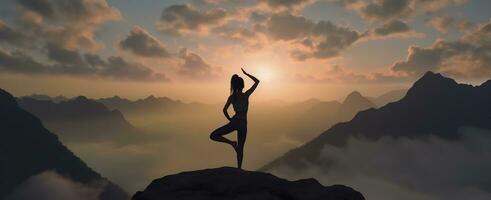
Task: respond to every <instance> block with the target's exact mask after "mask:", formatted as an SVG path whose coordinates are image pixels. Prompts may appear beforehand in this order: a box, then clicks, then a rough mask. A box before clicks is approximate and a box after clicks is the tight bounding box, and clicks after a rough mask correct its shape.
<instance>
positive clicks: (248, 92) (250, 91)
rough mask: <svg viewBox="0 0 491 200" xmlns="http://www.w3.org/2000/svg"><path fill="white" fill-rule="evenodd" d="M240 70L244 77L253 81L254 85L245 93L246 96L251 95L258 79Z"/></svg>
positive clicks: (257, 83)
mask: <svg viewBox="0 0 491 200" xmlns="http://www.w3.org/2000/svg"><path fill="white" fill-rule="evenodd" d="M240 69H241V70H242V72H243V73H244V74H245V75H246V76H248V77H249V78H251V79H252V80H253V81H254V84H253V85H252V86H251V88H249V89H248V90H247V91H246V92H245V93H246V94H247V95H251V94H252V93H253V92H254V90H256V88H257V85H259V79H257V78H256V77H254V76H253V75H251V74H249V73H247V72H246V71H245V70H244V69H242V68H240Z"/></svg>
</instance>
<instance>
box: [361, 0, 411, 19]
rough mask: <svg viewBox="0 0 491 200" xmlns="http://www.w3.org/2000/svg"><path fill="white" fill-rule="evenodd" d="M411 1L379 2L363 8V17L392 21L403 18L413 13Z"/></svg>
mask: <svg viewBox="0 0 491 200" xmlns="http://www.w3.org/2000/svg"><path fill="white" fill-rule="evenodd" d="M410 3H411V0H378V1H375V2H372V3H369V4H367V5H366V6H364V7H363V8H361V10H360V12H361V14H362V16H363V17H365V18H368V19H382V20H385V19H390V18H394V17H403V16H405V15H407V14H409V13H411V12H412V8H411V7H410Z"/></svg>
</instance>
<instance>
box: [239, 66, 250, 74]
mask: <svg viewBox="0 0 491 200" xmlns="http://www.w3.org/2000/svg"><path fill="white" fill-rule="evenodd" d="M240 69H241V70H242V73H244V74H245V75H249V74H248V73H247V72H246V71H245V70H244V68H240Z"/></svg>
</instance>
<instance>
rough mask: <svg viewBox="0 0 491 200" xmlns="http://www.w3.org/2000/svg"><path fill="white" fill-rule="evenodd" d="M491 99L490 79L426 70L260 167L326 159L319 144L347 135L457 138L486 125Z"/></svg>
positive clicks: (336, 141) (297, 165)
mask: <svg viewBox="0 0 491 200" xmlns="http://www.w3.org/2000/svg"><path fill="white" fill-rule="evenodd" d="M490 102H491V81H487V82H486V83H484V84H482V85H481V86H476V87H474V86H471V85H465V84H458V83H456V82H455V81H454V80H452V79H450V78H446V77H443V76H442V75H440V74H435V73H432V72H427V73H426V74H425V75H424V76H423V77H422V78H420V79H419V80H418V81H416V82H415V83H414V85H413V86H412V87H411V89H409V91H408V93H407V95H406V96H405V97H404V98H403V99H401V100H400V101H397V102H394V103H389V104H387V105H386V106H383V107H381V108H379V109H374V108H371V109H368V110H365V111H361V112H359V113H358V114H357V115H356V116H355V117H354V118H353V119H352V120H351V121H349V122H345V123H339V124H336V125H334V126H333V127H332V128H330V129H329V130H327V131H325V132H324V133H322V134H321V135H320V136H318V137H317V138H315V139H313V140H312V141H310V142H308V143H306V144H305V145H303V146H301V147H299V148H296V149H294V150H291V151H289V152H288V153H286V154H285V155H283V156H282V157H280V158H278V159H276V160H274V161H273V162H271V163H270V164H268V165H266V166H265V167H264V168H263V169H264V170H268V169H272V168H274V167H275V166H279V165H283V164H286V165H288V166H291V167H294V168H303V167H305V162H304V161H309V162H312V163H320V162H324V163H325V162H327V161H322V160H318V157H319V154H320V151H321V149H322V147H323V146H324V145H326V144H330V145H334V146H344V145H345V144H346V142H347V140H348V138H350V137H363V138H366V139H370V140H376V139H379V138H381V137H383V136H393V137H395V138H397V137H409V138H413V137H419V136H427V135H429V134H433V135H437V136H439V137H441V138H443V139H448V140H452V139H458V138H459V134H458V130H459V129H460V128H462V127H466V126H473V127H479V128H485V129H490V128H491V117H490V116H491V115H490V113H491V104H490Z"/></svg>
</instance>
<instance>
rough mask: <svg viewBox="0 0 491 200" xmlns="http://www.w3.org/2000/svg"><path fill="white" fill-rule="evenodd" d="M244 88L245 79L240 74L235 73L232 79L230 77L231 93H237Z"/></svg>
mask: <svg viewBox="0 0 491 200" xmlns="http://www.w3.org/2000/svg"><path fill="white" fill-rule="evenodd" d="M242 89H244V79H242V78H241V77H240V76H239V75H237V74H234V75H233V76H232V79H230V93H232V94H235V93H237V92H239V91H242Z"/></svg>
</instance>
